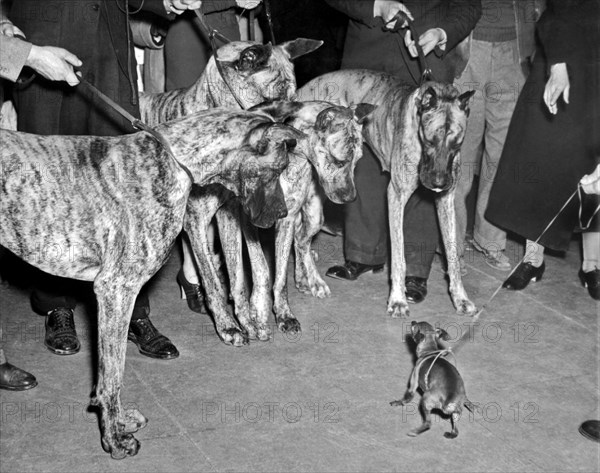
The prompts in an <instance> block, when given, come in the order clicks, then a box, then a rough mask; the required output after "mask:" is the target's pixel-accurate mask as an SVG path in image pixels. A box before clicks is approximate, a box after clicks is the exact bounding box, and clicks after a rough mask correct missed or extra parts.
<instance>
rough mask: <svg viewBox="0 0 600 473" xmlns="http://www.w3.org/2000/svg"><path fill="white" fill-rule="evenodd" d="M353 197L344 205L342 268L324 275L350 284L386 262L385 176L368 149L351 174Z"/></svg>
mask: <svg viewBox="0 0 600 473" xmlns="http://www.w3.org/2000/svg"><path fill="white" fill-rule="evenodd" d="M355 183H356V191H357V197H356V200H354V201H353V202H349V203H347V204H345V205H344V256H345V258H346V264H345V265H343V266H334V267H332V268H329V270H328V271H327V275H328V276H331V277H334V278H338V279H347V280H353V279H356V278H357V277H358V276H360V274H362V273H364V272H366V271H370V270H375V271H379V270H381V269H383V265H384V264H385V262H386V261H387V256H388V252H387V248H388V240H389V228H388V223H387V187H388V183H389V175H388V174H386V173H384V172H383V171H382V170H381V165H380V164H379V160H378V159H377V158H376V157H375V155H373V153H372V151H371V150H370V149H369V147H368V146H366V145H364V146H363V157H362V158H361V159H360V160H359V161H358V163H357V165H356V170H355Z"/></svg>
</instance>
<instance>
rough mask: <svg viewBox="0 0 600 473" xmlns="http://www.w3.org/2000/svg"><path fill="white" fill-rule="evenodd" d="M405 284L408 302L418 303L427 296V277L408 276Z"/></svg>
mask: <svg viewBox="0 0 600 473" xmlns="http://www.w3.org/2000/svg"><path fill="white" fill-rule="evenodd" d="M404 286H405V287H406V300H408V302H410V303H412V304H418V303H419V302H423V301H424V300H425V296H427V278H420V277H418V276H406V278H405V279H404Z"/></svg>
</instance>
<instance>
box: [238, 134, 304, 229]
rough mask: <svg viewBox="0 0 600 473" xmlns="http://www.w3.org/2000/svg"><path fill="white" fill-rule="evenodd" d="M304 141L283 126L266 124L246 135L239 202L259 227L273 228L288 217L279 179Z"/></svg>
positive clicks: (301, 135) (240, 174)
mask: <svg viewBox="0 0 600 473" xmlns="http://www.w3.org/2000/svg"><path fill="white" fill-rule="evenodd" d="M304 137H305V135H304V134H303V133H302V132H300V131H298V130H296V129H294V128H292V127H290V126H286V125H283V124H280V123H263V124H261V125H259V126H257V127H255V128H254V129H253V130H251V131H250V132H249V134H248V135H247V137H246V140H245V145H244V146H243V148H242V150H241V152H242V153H243V154H244V155H243V156H241V159H240V172H239V179H240V194H239V198H240V200H241V204H242V208H243V209H244V211H245V212H246V214H248V216H249V217H250V221H251V222H252V223H253V224H254V225H256V226H257V227H261V228H268V227H271V226H272V225H273V224H274V223H275V221H276V220H277V219H279V218H284V217H285V216H286V215H287V207H286V205H285V198H284V195H283V190H282V189H281V185H280V183H279V176H280V175H281V173H282V172H283V170H284V169H285V168H286V167H287V165H288V162H289V161H288V152H290V151H291V150H293V149H294V147H295V146H296V143H297V142H298V140H301V139H303V138H304Z"/></svg>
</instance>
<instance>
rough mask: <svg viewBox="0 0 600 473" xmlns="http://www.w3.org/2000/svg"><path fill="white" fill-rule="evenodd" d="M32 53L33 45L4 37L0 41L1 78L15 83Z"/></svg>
mask: <svg viewBox="0 0 600 473" xmlns="http://www.w3.org/2000/svg"><path fill="white" fill-rule="evenodd" d="M29 51H31V43H28V42H27V41H22V40H20V39H18V38H11V37H9V36H2V39H1V40H0V77H2V78H3V79H8V80H10V81H12V82H15V81H16V80H17V78H18V77H19V73H20V72H21V69H23V66H25V62H26V61H27V57H28V56H29Z"/></svg>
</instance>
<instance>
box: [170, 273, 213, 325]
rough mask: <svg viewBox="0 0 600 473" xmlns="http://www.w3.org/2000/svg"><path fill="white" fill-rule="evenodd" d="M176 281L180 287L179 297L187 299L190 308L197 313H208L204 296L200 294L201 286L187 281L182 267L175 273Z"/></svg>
mask: <svg viewBox="0 0 600 473" xmlns="http://www.w3.org/2000/svg"><path fill="white" fill-rule="evenodd" d="M177 282H178V283H179V288H180V289H181V298H182V299H185V300H187V303H188V307H189V308H190V310H193V311H194V312H198V313H199V314H208V310H207V308H206V303H205V301H204V296H203V295H202V286H201V285H200V284H193V283H191V282H189V281H188V280H187V279H186V278H185V275H184V274H183V268H181V269H180V270H179V273H177Z"/></svg>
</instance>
